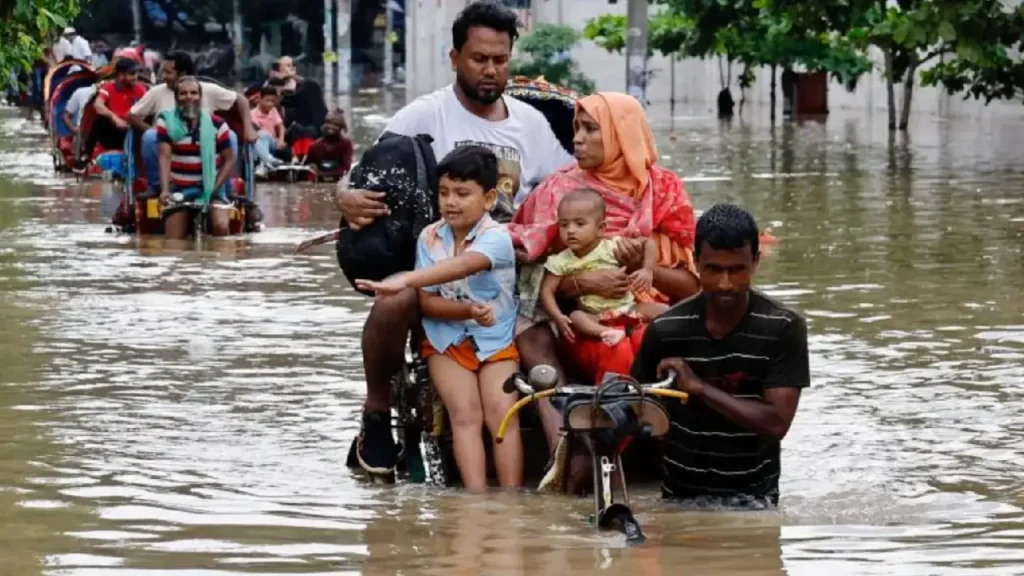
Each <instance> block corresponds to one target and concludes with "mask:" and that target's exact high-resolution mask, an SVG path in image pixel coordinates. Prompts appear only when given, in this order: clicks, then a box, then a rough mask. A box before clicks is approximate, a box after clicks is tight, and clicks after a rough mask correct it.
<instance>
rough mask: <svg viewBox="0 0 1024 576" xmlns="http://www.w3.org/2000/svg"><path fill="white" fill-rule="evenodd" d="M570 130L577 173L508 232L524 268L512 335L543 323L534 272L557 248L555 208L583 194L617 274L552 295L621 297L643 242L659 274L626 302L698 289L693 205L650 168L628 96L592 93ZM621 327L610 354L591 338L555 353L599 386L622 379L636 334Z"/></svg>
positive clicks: (521, 213) (570, 172) (666, 176)
mask: <svg viewBox="0 0 1024 576" xmlns="http://www.w3.org/2000/svg"><path fill="white" fill-rule="evenodd" d="M574 125H575V130H576V133H575V137H574V140H573V143H574V145H575V152H574V156H575V157H576V161H577V163H576V165H574V166H571V167H567V168H564V169H562V170H561V171H559V172H556V173H555V174H553V175H551V176H550V177H549V178H548V179H547V180H545V181H544V182H542V183H541V184H540V185H539V186H537V187H536V188H535V189H534V190H533V191H532V192H531V193H530V195H529V197H528V198H527V200H526V201H525V202H524V203H523V205H522V206H521V207H520V208H519V210H518V212H517V213H516V215H515V217H514V218H513V221H512V223H511V224H510V225H509V230H510V231H511V233H512V241H513V244H514V245H515V246H516V248H517V250H518V254H519V257H520V260H521V261H523V262H526V263H532V264H527V265H524V266H523V269H522V270H521V283H520V297H521V300H522V302H521V312H520V315H521V316H522V318H521V319H520V320H521V321H520V323H519V326H518V327H517V332H522V331H523V330H525V329H526V328H529V327H530V326H532V325H534V324H536V323H537V322H541V321H545V322H546V321H547V320H548V319H547V318H546V316H545V315H544V313H543V310H542V309H541V307H539V306H537V295H538V292H539V284H540V279H541V277H542V276H543V267H542V266H540V265H538V264H539V263H541V262H543V260H544V259H545V258H546V257H547V256H548V255H550V254H553V253H555V252H558V251H561V250H563V249H564V248H565V246H562V245H561V241H560V239H559V236H558V203H559V201H560V200H561V199H562V197H563V196H564V195H565V194H567V193H569V192H572V191H574V190H579V189H581V188H585V189H590V190H593V191H595V192H597V193H598V194H600V195H601V197H602V198H603V199H604V203H605V212H606V216H605V218H606V220H605V222H606V228H605V235H606V236H608V237H619V240H618V250H617V259H618V260H619V262H621V263H622V264H623V269H622V270H618V271H613V272H591V273H581V274H578V275H575V276H566V277H563V279H562V282H561V284H560V287H559V295H560V296H564V297H566V298H569V299H575V298H577V297H579V296H581V295H583V294H597V295H600V296H603V297H606V298H619V297H621V296H623V295H624V294H625V293H626V292H627V291H628V290H629V280H628V273H629V272H632V271H633V270H635V269H637V268H639V267H640V266H641V265H642V263H643V262H642V261H643V240H644V239H646V238H653V239H654V241H655V244H656V246H657V248H658V258H657V267H656V269H655V273H654V282H653V288H652V289H651V290H648V291H645V292H643V293H639V294H634V296H635V297H636V298H637V300H638V301H641V302H664V303H672V302H677V301H679V300H681V299H683V298H686V297H689V296H690V295H692V294H695V293H696V292H697V291H698V289H699V288H698V284H697V277H696V273H695V268H694V264H693V257H692V251H693V238H694V228H695V225H696V220H695V217H694V211H693V205H692V204H691V202H690V198H689V196H688V195H687V194H686V191H685V190H684V188H683V183H682V181H681V180H680V179H679V177H678V176H676V174H675V173H673V172H672V171H670V170H668V169H666V168H662V167H661V166H658V165H657V164H656V162H657V159H658V152H657V148H656V147H655V144H654V136H653V134H652V133H651V129H650V125H649V124H648V123H647V117H646V114H645V113H644V109H643V107H642V106H641V105H640V103H639V102H638V101H637V100H636V99H635V98H633V97H632V96H628V95H626V94H619V93H614V92H599V93H597V94H593V95H591V96H587V97H586V98H583V99H581V100H579V101H578V102H577V105H576V118H575V122H574ZM629 328H630V332H629V337H628V338H625V339H623V340H622V341H620V342H619V343H618V344H616V345H615V346H608V345H607V344H605V343H603V342H601V341H600V340H589V339H576V341H575V342H565V341H563V342H562V346H563V348H564V349H565V351H566V352H567V354H568V356H569V358H570V359H571V360H572V363H573V365H574V366H573V367H574V368H576V369H577V370H578V371H580V372H582V373H583V375H585V376H586V377H587V379H588V380H591V381H594V382H599V381H600V380H601V378H602V377H603V376H604V374H605V373H606V372H616V373H621V374H628V373H629V368H630V364H631V363H632V361H633V356H634V355H635V352H636V349H637V348H638V347H639V345H640V340H641V339H642V336H643V330H644V326H643V325H640V326H631V327H629Z"/></svg>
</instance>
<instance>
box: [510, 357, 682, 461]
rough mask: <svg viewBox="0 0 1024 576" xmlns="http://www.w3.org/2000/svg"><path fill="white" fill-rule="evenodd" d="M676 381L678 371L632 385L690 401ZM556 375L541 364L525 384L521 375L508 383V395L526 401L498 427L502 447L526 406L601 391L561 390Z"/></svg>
mask: <svg viewBox="0 0 1024 576" xmlns="http://www.w3.org/2000/svg"><path fill="white" fill-rule="evenodd" d="M675 381H676V372H675V370H669V371H668V374H666V376H665V378H664V379H662V380H659V381H657V382H654V383H651V384H641V383H637V382H633V383H631V384H632V385H633V386H635V387H636V388H638V389H639V391H642V392H644V393H647V394H651V395H653V396H660V397H663V398H677V399H679V400H680V401H682V402H686V401H687V400H689V398H690V397H689V395H688V394H687V393H686V392H682V391H680V390H674V389H671V388H672V384H674V383H675ZM555 383H557V374H556V372H555V369H554V368H552V367H551V366H548V365H545V364H541V365H540V366H535V367H534V368H533V370H530V375H529V380H528V381H527V380H524V379H523V378H522V377H521V375H519V374H515V375H513V376H512V377H511V378H509V379H508V380H506V381H505V384H504V386H503V390H504V391H505V393H506V394H511V393H513V392H516V391H519V392H520V393H522V394H523V395H524V396H525V398H521V399H520V400H519V401H518V402H516V403H515V404H513V405H512V407H511V408H509V410H508V412H507V413H506V414H505V417H504V418H502V420H501V426H499V427H498V433H497V434H496V435H495V438H494V440H495V442H498V443H501V441H502V440H503V439H504V438H505V429H506V428H508V424H509V422H511V421H512V417H513V416H515V415H516V414H517V413H518V412H519V411H520V410H522V408H523V407H524V406H526V405H527V404H530V403H531V402H534V401H536V400H540V399H541V398H551V397H554V396H570V395H579V394H591V395H592V394H596V393H597V391H598V387H597V386H558V387H555Z"/></svg>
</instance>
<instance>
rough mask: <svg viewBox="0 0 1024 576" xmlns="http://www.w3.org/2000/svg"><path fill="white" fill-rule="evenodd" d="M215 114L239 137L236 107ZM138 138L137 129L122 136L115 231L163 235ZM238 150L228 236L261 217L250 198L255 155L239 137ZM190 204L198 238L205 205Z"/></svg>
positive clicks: (205, 225)
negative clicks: (238, 174) (122, 165)
mask: <svg viewBox="0 0 1024 576" xmlns="http://www.w3.org/2000/svg"><path fill="white" fill-rule="evenodd" d="M199 80H200V81H202V82H209V83H214V84H218V85H221V86H223V85H222V84H220V82H217V81H216V80H214V79H212V78H203V77H200V78H199ZM217 115H218V116H220V117H221V118H223V119H224V121H225V122H227V124H228V127H229V128H231V130H232V131H233V132H234V133H235V134H236V135H238V137H239V139H241V135H242V134H243V133H244V132H243V131H242V117H241V114H240V113H239V111H238V109H237V106H235V107H232V108H231V109H230V110H228V111H226V112H217ZM141 141H142V135H141V133H139V132H138V131H137V130H131V131H129V133H128V135H127V137H126V138H125V148H124V149H125V157H126V158H127V159H128V161H127V162H126V173H125V178H124V183H123V189H122V194H123V198H122V200H121V205H120V206H119V207H118V209H117V211H116V212H115V214H114V217H113V225H114V227H115V228H116V230H117V231H118V232H121V233H125V234H140V235H162V234H163V232H164V222H163V207H162V206H161V205H160V199H159V195H160V194H159V191H158V190H156V189H155V188H154V189H150V186H149V183H148V182H147V180H146V176H145V172H144V171H143V170H141V169H140V168H141V167H142V166H143V160H142V149H141V145H140V143H141ZM238 150H239V156H240V158H237V159H236V162H238V163H239V164H240V166H239V168H240V172H241V177H234V178H232V179H231V182H230V184H229V190H230V191H231V193H232V194H233V198H232V200H233V204H234V206H233V209H232V210H231V216H230V224H229V231H230V234H231V235H236V234H243V233H252V232H258V231H260V229H261V226H260V220H261V219H262V215H261V214H260V211H259V209H258V208H257V207H256V205H255V203H254V201H253V198H254V193H255V182H254V181H253V160H254V157H255V154H254V152H253V150H252V146H251V145H247V144H245V143H244V142H242V141H241V140H239V145H238ZM189 207H191V208H196V210H195V211H194V212H195V218H194V220H193V223H192V234H193V235H194V236H196V237H198V236H200V235H202V234H204V233H209V232H210V230H209V221H208V220H207V219H206V211H205V207H204V206H199V205H190V206H189Z"/></svg>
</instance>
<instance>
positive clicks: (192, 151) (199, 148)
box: [154, 76, 235, 239]
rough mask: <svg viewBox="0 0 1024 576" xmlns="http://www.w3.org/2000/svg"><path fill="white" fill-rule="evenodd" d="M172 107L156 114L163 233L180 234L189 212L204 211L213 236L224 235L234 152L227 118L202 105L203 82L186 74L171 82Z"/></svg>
mask: <svg viewBox="0 0 1024 576" xmlns="http://www.w3.org/2000/svg"><path fill="white" fill-rule="evenodd" d="M174 90H175V92H174V97H175V106H174V108H171V109H167V110H163V111H162V112H160V113H159V114H158V115H157V121H156V127H155V128H154V130H155V132H156V135H157V142H158V146H159V162H160V179H159V181H158V182H159V190H160V204H161V205H163V207H164V208H163V218H164V236H165V237H167V238H173V239H184V238H185V237H187V236H188V233H189V224H190V222H191V216H192V212H193V211H194V210H206V211H207V218H209V224H210V231H211V233H212V234H213V235H214V236H227V235H228V234H229V233H230V231H229V225H230V210H231V209H232V206H233V204H232V201H231V197H230V194H229V190H228V186H229V183H230V179H231V175H232V172H233V165H234V159H235V155H234V151H233V150H232V149H231V138H230V135H229V132H230V130H229V129H228V125H227V123H226V122H225V121H224V120H223V119H221V118H219V117H217V116H214V115H213V114H212V113H211V112H210V111H209V110H207V109H205V108H204V107H203V105H202V102H203V83H202V82H200V81H199V80H197V79H196V78H194V77H191V76H185V77H182V78H180V79H178V81H177V82H175V85H174Z"/></svg>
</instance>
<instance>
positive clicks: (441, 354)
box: [356, 146, 523, 492]
mask: <svg viewBox="0 0 1024 576" xmlns="http://www.w3.org/2000/svg"><path fill="white" fill-rule="evenodd" d="M437 174H438V177H439V178H440V185H439V187H438V188H439V199H440V202H439V204H440V209H441V218H442V219H441V220H440V221H439V222H436V223H434V224H431V225H430V226H428V227H426V228H424V229H423V232H422V234H420V237H419V241H418V243H417V250H416V269H415V270H414V271H411V272H403V273H401V274H396V275H394V276H391V277H389V278H387V279H385V280H383V281H381V282H371V281H366V280H357V281H356V284H357V286H359V287H360V288H362V289H364V290H370V291H373V292H375V293H377V294H378V295H389V294H395V293H398V292H401V291H402V290H404V289H406V288H418V289H419V304H420V310H421V311H422V313H423V328H424V331H425V332H426V340H425V341H424V342H423V344H422V347H421V352H422V354H423V357H424V358H426V362H427V368H428V370H429V372H430V379H431V381H432V382H433V384H434V387H435V388H436V389H437V393H438V395H439V396H440V397H441V400H442V402H444V405H445V408H446V410H447V411H448V417H449V420H450V421H451V427H452V439H453V445H454V446H453V447H454V453H455V462H456V464H457V465H458V467H459V474H460V475H461V477H462V484H463V486H464V487H465V489H466V490H470V491H477V492H479V491H483V490H485V489H486V488H487V473H486V453H485V451H484V444H483V438H482V433H481V432H482V428H483V426H484V425H486V426H487V429H488V430H489V431H490V433H491V437H492V438H493V437H494V436H495V434H496V433H497V430H498V426H499V425H500V424H501V420H502V418H503V417H504V416H505V413H506V412H507V411H508V410H509V409H510V408H511V407H512V405H513V404H514V403H515V401H516V396H515V395H513V394H506V393H505V392H504V391H502V384H503V383H504V382H505V380H507V379H508V378H509V377H510V376H511V375H512V374H513V373H514V372H515V371H516V370H517V369H518V366H519V353H518V351H517V350H516V347H515V344H514V343H513V335H514V329H515V322H516V314H517V311H518V305H517V301H516V299H515V282H516V269H515V253H514V251H513V248H512V238H511V236H510V235H509V233H508V230H507V229H506V228H505V226H504V225H502V224H499V223H497V222H495V221H494V220H493V219H492V218H491V217H490V215H489V214H488V212H489V211H490V209H491V208H492V207H493V206H494V203H495V202H496V201H497V190H496V187H497V184H498V160H497V157H496V156H495V155H494V153H493V152H491V151H490V150H488V149H486V148H483V147H480V146H464V147H461V148H457V149H455V150H454V151H452V152H451V153H450V154H448V155H447V156H446V157H445V158H444V159H443V160H441V162H440V163H439V164H438V166H437ZM505 438H506V439H505V441H504V442H502V443H501V444H497V443H495V444H494V446H493V449H494V460H495V468H496V470H497V476H498V483H499V484H500V485H501V486H502V487H519V486H521V485H522V480H523V447H522V440H521V438H520V435H519V426H518V422H512V423H511V425H510V426H509V428H508V429H507V432H506V437H505Z"/></svg>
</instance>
